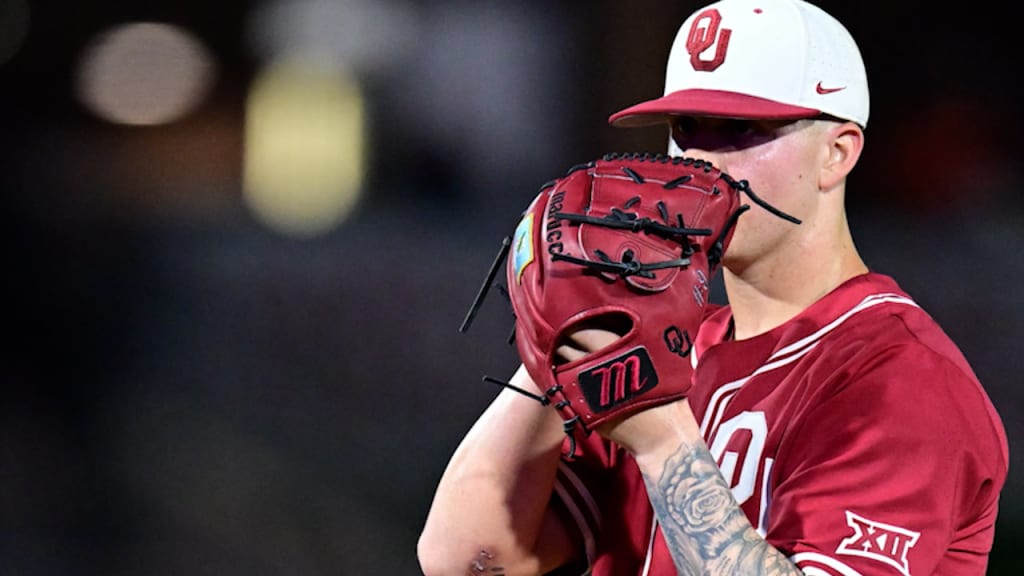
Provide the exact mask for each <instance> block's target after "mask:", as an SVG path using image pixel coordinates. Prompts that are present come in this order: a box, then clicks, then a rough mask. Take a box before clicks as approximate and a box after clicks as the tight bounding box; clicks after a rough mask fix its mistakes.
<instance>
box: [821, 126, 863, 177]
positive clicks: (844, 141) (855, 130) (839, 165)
mask: <svg viewBox="0 0 1024 576" xmlns="http://www.w3.org/2000/svg"><path fill="white" fill-rule="evenodd" d="M825 145H826V146H827V147H828V149H827V154H826V156H825V163H824V165H823V166H822V169H821V172H820V175H819V177H818V187H819V188H820V189H821V190H831V189H832V188H834V187H835V186H836V185H838V184H839V183H841V182H842V181H843V180H844V179H845V178H846V176H847V175H848V174H849V173H850V171H851V170H853V167H854V166H855V165H856V164H857V160H858V159H859V158H860V153H861V150H863V149H864V131H863V130H861V127H860V126H858V125H857V124H855V123H853V122H829V123H828V124H827V125H826V126H825Z"/></svg>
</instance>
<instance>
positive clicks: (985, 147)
mask: <svg viewBox="0 0 1024 576" xmlns="http://www.w3.org/2000/svg"><path fill="white" fill-rule="evenodd" d="M325 3H326V4H332V3H331V2H323V1H321V2H320V4H325ZM333 4H334V7H335V8H339V10H336V11H335V12H336V13H340V14H342V15H343V17H342V20H340V22H342V23H343V22H344V14H346V13H348V12H346V10H348V11H356V10H360V9H363V8H366V6H368V5H374V6H378V7H380V6H390V7H391V8H393V9H394V10H396V11H397V13H400V14H402V15H404V16H403V17H404V20H403V22H404V23H405V24H404V26H405V27H404V28H401V29H400V30H401V31H400V32H399V33H397V35H396V36H395V37H394V38H388V39H385V45H387V46H398V45H400V44H401V45H403V46H405V47H406V49H404V50H400V51H396V55H395V56H394V57H392V58H390V59H388V60H387V61H386V63H384V64H380V65H378V66H375V67H372V68H371V67H367V68H366V69H359V70H357V77H358V80H359V82H360V84H361V86H362V87H363V90H364V94H365V99H366V103H367V118H366V124H367V132H368V135H369V142H370V148H369V155H368V157H367V162H368V163H367V167H366V170H367V173H366V180H365V181H364V183H363V185H362V187H361V190H362V193H363V196H362V198H361V199H360V200H359V203H358V205H357V207H356V208H355V210H354V212H353V213H352V214H351V215H350V217H349V218H348V219H347V220H346V221H345V222H343V223H341V224H340V225H339V226H337V227H336V228H334V229H332V230H331V231H329V232H327V233H324V234H321V235H318V236H315V237H311V238H305V239H298V238H289V237H286V236H284V235H282V234H278V233H275V232H274V231H272V230H270V229H268V228H267V227H265V226H263V225H261V224H260V223H259V222H258V221H256V220H255V219H254V218H253V217H252V216H251V215H250V213H249V212H248V211H247V210H246V209H245V206H244V205H243V203H242V201H241V188H242V184H241V181H242V168H241V166H242V158H243V148H244V137H243V132H244V130H243V128H244V118H245V100H246V94H247V91H248V90H249V87H250V85H251V82H252V80H253V77H254V75H255V74H256V72H257V70H258V69H259V67H260V66H261V65H262V62H261V59H260V56H259V52H258V50H255V49H254V48H253V45H254V43H258V42H257V40H258V39H254V38H253V32H252V28H251V26H250V23H251V21H252V16H253V14H254V13H255V11H256V10H258V9H259V8H260V7H261V6H263V5H265V3H259V2H241V1H239V0H222V1H220V2H209V1H207V2H199V1H196V0H184V1H178V2H167V1H156V2H148V3H145V2H116V1H105V0H101V1H97V2H91V3H64V2H55V1H49V2H31V1H29V2H24V1H15V0H0V5H3V9H2V10H0V17H3V18H5V19H7V21H4V22H2V24H3V29H2V30H0V35H3V34H6V35H7V37H8V38H12V37H13V35H12V34H13V33H12V30H17V27H16V26H15V24H16V22H14V23H12V22H13V20H12V19H16V17H17V16H18V15H19V14H24V13H25V10H24V7H26V6H27V7H28V9H29V10H28V14H29V15H30V19H29V20H28V24H27V28H26V29H25V31H26V35H25V36H24V41H23V42H22V43H20V45H18V46H17V47H16V48H14V49H13V52H11V53H9V54H8V55H7V56H6V61H4V62H3V63H2V64H0V86H2V87H3V89H2V90H0V109H2V114H3V117H4V122H3V128H2V129H0V187H2V188H0V189H2V213H0V215H2V217H3V221H4V226H3V234H4V238H5V242H4V245H5V250H4V252H5V253H6V254H7V255H8V256H7V261H8V263H9V267H8V273H7V274H5V284H6V291H7V293H8V294H9V296H8V298H7V299H6V301H7V302H8V310H9V312H8V314H7V318H8V319H7V321H6V322H5V325H6V326H7V327H8V329H7V330H6V332H7V334H6V338H5V342H6V344H5V346H4V350H5V355H4V363H3V364H4V367H5V370H4V372H5V374H6V376H5V378H4V383H5V386H4V390H5V394H4V401H3V403H2V404H0V406H2V408H0V410H2V411H0V449H2V461H0V462H2V472H0V574H4V575H12V576H44V575H55V576H56V575H61V576H63V575H70V574H75V575H91V574H97V575H99V574H103V575H104V576H119V575H128V574H132V575H136V574H145V575H152V576H163V575H172V574H173V575H178V574H218V575H231V574H246V575H251V574H303V575H309V576H313V575H317V574H325V575H326V574H334V575H337V574H345V575H355V574H416V573H418V567H417V564H416V559H415V541H416V537H417V535H418V532H419V529H420V526H421V525H422V522H423V519H424V517H425V514H426V511H427V508H428V506H429V503H430V497H431V495H432V492H433V489H434V486H435V484H436V482H437V480H438V479H439V477H440V474H441V471H442V470H443V467H444V465H445V463H446V461H447V458H448V456H449V455H450V454H451V452H452V450H453V449H454V447H455V445H456V443H457V442H458V440H459V438H460V437H461V435H462V434H463V433H464V432H465V431H466V430H467V428H468V427H469V426H470V424H471V423H472V421H473V420H474V418H475V416H476V415H477V414H478V413H479V412H480V410H482V409H483V407H484V406H485V405H486V404H487V403H488V402H489V400H490V399H491V398H492V397H493V396H494V394H495V393H496V392H497V390H496V389H494V388H492V387H491V386H490V385H489V384H486V383H482V382H481V380H480V377H481V375H483V374H492V375H497V376H503V375H507V374H509V373H510V372H511V370H512V369H513V368H514V366H515V364H516V359H515V355H514V351H513V350H512V349H511V348H510V347H509V346H507V345H506V344H505V339H506V337H507V335H508V332H509V329H510V328H511V314H510V310H509V309H508V306H507V305H506V304H505V303H504V302H503V301H502V300H501V299H500V298H492V299H491V300H488V301H487V302H486V303H485V305H484V307H483V309H482V310H481V311H480V315H479V317H478V319H477V321H476V323H475V324H474V326H473V327H472V330H471V331H470V332H469V333H468V334H459V333H458V331H457V329H458V326H459V324H460V322H461V321H462V317H463V315H464V313H465V312H466V310H467V308H468V306H469V304H470V302H471V301H472V299H473V297H474V295H475V294H476V290H477V288H478V287H479V282H480V281H481V279H482V278H483V276H484V273H485V272H486V270H487V267H488V266H489V264H490V261H491V258H492V257H493V255H494V253H495V252H496V250H497V248H498V244H499V242H500V239H501V238H502V237H503V236H504V235H505V234H507V233H509V232H510V231H511V227H512V226H513V225H514V224H515V220H516V216H517V215H518V212H519V210H521V209H522V208H524V207H525V205H526V203H527V202H528V201H529V200H530V199H531V198H532V197H533V195H534V193H535V192H536V189H537V187H538V186H539V185H540V184H541V183H543V182H544V181H546V180H548V179H550V178H551V177H553V176H554V175H558V174H560V173H561V172H562V171H564V169H565V168H567V167H568V166H570V165H572V164H575V163H577V162H580V161H585V160H588V159H590V158H592V157H595V156H597V155H600V154H603V153H605V152H610V151H633V150H652V151H658V150H661V148H662V146H663V138H664V136H663V134H662V133H661V132H660V131H659V130H654V131H648V130H639V131H624V130H618V129H613V128H610V127H608V126H607V124H606V123H605V119H606V118H607V116H608V115H609V114H611V113H613V112H615V111H616V110H618V109H620V108H622V107H624V106H626V105H629V104H632V103H634V102H636V101H639V100H642V99H646V98H649V97H652V96H655V95H658V94H660V93H661V90H662V75H663V70H664V63H665V60H666V58H667V53H668V47H669V45H670V44H671V41H672V38H673V37H674V35H675V32H676V29H677V27H678V25H679V24H680V23H681V22H682V20H683V19H684V18H685V16H686V15H688V14H689V13H690V12H691V11H692V10H693V9H695V8H696V7H697V6H698V3H696V2H690V1H668V0H639V1H635V2H629V3H624V2H613V1H610V0H599V1H593V2H583V1H576V2H541V1H539V0H535V1H529V2H525V1H524V2H511V1H504V2H502V1H497V0H477V1H470V0H443V1H436V2H435V1H426V0H420V1H405V2H371V1H369V0H366V1H362V2H357V1H355V0H345V1H343V0H338V1H337V2H334V3H333ZM817 4H818V5H820V6H822V7H824V8H825V9H827V10H829V11H831V12H832V13H833V14H835V15H836V16H837V17H839V18H840V20H842V21H844V22H845V23H846V24H847V26H848V28H850V30H851V32H852V33H853V35H854V36H855V37H856V38H857V39H858V41H859V43H860V45H861V49H862V52H863V55H864V59H865V62H866V65H867V68H868V73H869V79H870V82H871V90H872V96H873V100H872V114H871V120H870V123H869V127H868V130H867V148H866V151H865V154H864V156H863V158H862V160H861V165H860V167H859V168H858V172H857V173H856V174H855V176H854V177H852V182H851V185H850V190H849V196H850V198H849V201H850V214H851V225H852V227H853V230H854V235H855V238H856V239H857V241H858V243H859V245H860V246H861V250H862V253H863V255H864V257H865V259H866V260H867V262H868V263H869V265H871V266H872V267H874V268H875V269H876V270H877V271H880V272H884V273H888V274H891V275H893V276H895V277H896V278H897V280H898V281H899V282H900V283H901V284H902V285H903V287H904V288H905V289H907V290H908V291H909V292H910V293H911V294H912V295H914V296H915V298H916V299H917V300H918V302H919V303H920V304H922V306H923V307H924V308H925V309H927V310H928V311H929V312H930V313H931V314H932V315H933V316H935V317H936V319H938V321H939V322H940V323H941V324H942V325H943V326H944V327H945V328H946V330H947V331H948V332H949V333H950V335H951V336H952V337H953V338H954V340H956V341H957V342H958V344H959V345H960V346H961V348H962V349H963V351H964V353H965V354H966V356H967V357H968V359H969V360H970V361H971V362H972V364H973V365H974V368H975V370H976V372H977V373H978V375H979V377H980V379H981V381H982V383H983V384H984V385H985V386H986V388H987V390H988V392H989V394H990V395H991V397H992V399H993V401H994V403H995V405H996V407H997V408H998V409H999V411H1000V413H1001V415H1002V417H1003V419H1004V422H1005V425H1006V428H1007V432H1008V435H1009V439H1010V450H1011V469H1010V479H1009V482H1008V485H1007V488H1006V489H1005V491H1004V493H1003V505H1002V508H1001V516H1000V519H999V526H998V530H997V535H996V547H995V551H994V553H993V556H992V564H991V567H990V570H989V573H990V574H993V575H1010V574H1017V573H1019V569H1018V568H1017V562H1018V561H1017V560H1016V555H1015V551H1016V550H1019V549H1020V547H1021V545H1022V544H1024V541H1022V540H1024V538H1022V535H1024V495H1022V494H1024V476H1022V475H1021V474H1020V468H1021V467H1022V465H1024V462H1022V461H1021V458H1020V453H1019V452H1018V451H1017V450H1016V448H1017V446H1018V445H1019V443H1020V442H1021V441H1022V440H1024V427H1022V415H1024V386H1022V385H1021V382H1020V378H1019V376H1018V375H1019V374H1021V373H1022V372H1024V353H1022V349H1021V342H1022V341H1024V290H1022V288H1021V287H1022V286H1024V257H1022V256H1021V254H1020V247H1021V244H1022V243H1021V240H1022V236H1024V232H1022V227H1021V224H1022V223H1024V218H1022V216H1024V200H1022V197H1021V194H1022V192H1024V181H1022V173H1021V164H1020V158H1021V146H1020V143H1019V138H1020V135H1021V134H1022V123H1021V112H1020V106H1019V99H1020V98H1019V92H1017V91H1015V88H1014V87H1015V86H1016V82H1015V76H1016V75H1017V72H1019V68H1020V64H1019V61H1020V56H1021V48H1020V44H1019V41H1018V40H1019V39H1018V35H1019V33H1020V32H1019V30H1018V29H1017V28H1016V27H1015V25H1014V24H1015V22H1017V20H1016V18H1015V17H1014V16H1013V15H1012V12H1011V8H1010V7H1009V5H1008V4H1006V3H999V2H991V1H984V0H983V1H982V2H975V3H972V4H969V5H968V4H959V5H956V6H947V7H946V8H939V5H936V4H927V5H924V4H919V3H911V2H905V3H887V5H885V6H884V7H883V5H882V4H881V3H875V2H857V3H855V2H837V1H824V0H823V1H819V2H817ZM922 6H927V8H926V9H923V8H922ZM18 7H21V9H22V10H21V11H20V12H19V11H18V10H16V9H15V8H18ZM136 21H148V22H162V23H167V24H174V25H177V26H180V27H181V28H182V29H185V30H188V31H189V32H190V33H191V34H192V35H194V37H196V38H198V39H199V40H200V41H201V42H202V43H203V44H204V45H205V47H206V48H207V50H208V51H209V53H210V54H211V55H212V56H213V58H214V59H215V60H216V63H217V69H216V76H215V77H214V78H213V84H212V85H211V88H210V91H209V92H208V93H207V95H206V97H205V98H204V99H203V100H202V101H201V102H200V103H199V104H198V105H197V107H195V108H194V109H193V110H191V111H190V112H189V113H188V114H187V115H185V116H183V117H181V118H180V119H178V120H177V121H174V122H171V123H168V124H163V125H156V126H148V127H147V126H127V125H119V124H114V123H110V122H107V121H105V120H103V119H101V118H99V117H98V116H96V115H94V114H93V113H91V112H90V110H89V109H87V108H86V107H85V106H83V105H82V102H81V101H80V100H79V99H78V98H77V97H76V95H75V87H74V77H75V70H76V66H78V65H79V63H80V58H81V57H82V54H83V50H84V49H85V48H86V47H87V46H88V45H89V42H90V41H91V39H93V38H94V37H95V36H96V35H97V34H99V33H101V32H103V31H104V30H107V29H109V28H110V27H112V26H114V25H118V24H123V23H127V22H136ZM349 29H350V28H349ZM375 39H376V40H377V41H379V40H381V38H379V37H376V38H375ZM7 44H11V42H10V41H7ZM2 46H5V44H4V43H3V42H0V47H2ZM0 55H2V54H0ZM897 473H898V472H897Z"/></svg>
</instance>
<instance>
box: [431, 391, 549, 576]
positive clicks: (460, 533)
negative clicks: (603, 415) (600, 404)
mask: <svg viewBox="0 0 1024 576" xmlns="http://www.w3.org/2000/svg"><path fill="white" fill-rule="evenodd" d="M523 376H524V374H519V375H518V378H519V381H518V382H516V383H517V384H520V385H522V384H524V381H523V380H522V378H523ZM514 381H515V380H514ZM525 384H527V385H529V382H525ZM563 439H564V432H563V431H562V428H561V420H560V419H559V418H558V416H557V414H556V413H555V412H554V411H553V410H551V409H550V408H546V407H543V406H541V405H539V404H538V403H536V402H533V401H532V400H530V399H528V398H526V397H524V396H521V395H518V394H516V393H515V392H511V391H504V392H502V393H501V394H500V395H499V396H498V398H496V399H495V401H494V402H493V403H492V404H491V406H490V407H489V408H488V409H487V410H486V411H485V412H484V414H483V415H481V417H480V418H479V419H478V420H477V422H476V423H475V424H474V426H473V428H472V429H471V430H470V432H469V433H468V434H467V435H466V437H465V438H464V439H463V441H462V443H461V444H460V445H459V447H458V448H457V449H456V451H455V454H454V455H453V456H452V459H451V461H450V462H449V464H448V467H447V469H446V470H445V472H444V474H443V476H442V478H441V481H440V483H439V485H438V488H437V491H436V493H435V496H434V502H433V504H432V506H431V510H430V513H429V515H428V518H427V522H426V525H425V526H424V530H423V533H422V535H421V537H420V542H419V557H420V563H421V565H422V567H423V569H424V572H425V573H426V574H427V575H428V576H434V575H438V574H453V575H454V574H457V575H459V576H462V575H465V574H474V573H491V572H492V571H493V569H495V568H497V567H501V572H500V573H501V574H506V575H511V574H515V573H520V570H524V569H525V570H527V571H529V570H534V573H536V572H537V571H539V570H540V569H541V567H542V566H543V564H544V563H545V559H543V558H536V557H535V552H534V543H535V542H537V539H538V538H537V537H538V534H539V533H540V531H541V530H542V528H543V527H544V524H543V522H544V517H545V512H546V510H547V506H548V502H549V501H550V497H551V492H552V487H553V485H554V477H555V472H556V469H557V466H558V461H559V453H560V446H561V443H562V441H563ZM474 570H476V572H474Z"/></svg>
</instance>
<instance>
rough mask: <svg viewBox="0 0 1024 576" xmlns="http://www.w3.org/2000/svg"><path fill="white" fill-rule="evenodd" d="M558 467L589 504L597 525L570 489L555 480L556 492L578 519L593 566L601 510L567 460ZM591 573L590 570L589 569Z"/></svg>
mask: <svg viewBox="0 0 1024 576" xmlns="http://www.w3.org/2000/svg"><path fill="white" fill-rule="evenodd" d="M558 469H559V471H560V472H561V473H562V476H563V477H564V478H565V479H566V480H568V481H569V482H570V483H571V484H572V486H573V491H574V492H575V493H576V494H578V495H579V497H580V499H581V500H583V503H584V504H585V505H586V506H587V509H588V510H589V511H590V517H591V518H593V521H594V524H595V526H593V527H591V526H590V524H589V523H587V519H586V516H585V515H584V514H583V511H582V510H580V508H579V505H578V504H577V501H576V500H575V499H573V498H572V497H571V496H570V495H569V490H568V489H567V488H566V487H565V486H564V485H563V484H562V482H561V481H559V480H557V479H556V481H555V492H556V493H557V494H558V497H559V498H561V500H562V503H563V504H565V507H566V508H568V509H569V513H570V514H572V517H573V520H575V521H576V525H577V526H579V529H580V534H581V535H582V536H583V545H584V548H585V550H586V554H587V566H591V565H592V564H593V563H594V559H595V558H597V542H596V541H595V539H594V531H595V530H597V531H600V530H601V523H602V519H601V512H600V510H598V508H597V503H596V502H594V498H593V496H592V495H591V494H590V491H589V490H587V487H586V486H585V485H584V484H583V482H582V481H581V480H580V477H579V476H577V475H576V473H575V472H573V471H572V469H571V468H569V467H568V466H566V464H565V462H559V463H558ZM587 572H588V573H589V572H590V571H589V570H587Z"/></svg>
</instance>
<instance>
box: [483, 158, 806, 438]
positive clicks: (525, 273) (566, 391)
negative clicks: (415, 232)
mask: <svg viewBox="0 0 1024 576" xmlns="http://www.w3.org/2000/svg"><path fill="white" fill-rule="evenodd" d="M741 193H746V194H747V195H748V196H749V197H750V198H751V200H753V201H754V202H755V203H757V204H759V205H761V206H764V207H765V208H767V209H769V210H771V211H772V212H774V213H776V214H777V215H779V216H781V217H783V218H786V219H789V220H791V221H794V222H796V223H799V221H798V220H796V219H795V218H792V217H791V216H788V215H786V214H783V213H781V212H779V211H778V210H776V209H774V208H772V207H771V206H768V205H767V204H765V203H764V202H763V201H761V200H760V199H759V198H757V196H755V195H754V194H753V193H752V192H751V191H750V188H749V186H748V185H747V183H746V181H736V180H734V179H733V178H731V177H730V176H729V175H728V174H725V173H723V172H721V171H720V170H718V169H716V168H715V167H714V166H712V165H711V164H710V163H708V162H705V161H702V160H695V159H691V158H682V157H670V156H665V155H660V154H659V155H649V154H643V155H641V154H627V155H617V154H610V155H607V156H605V157H603V158H601V159H600V160H597V161H594V162H590V163H587V164H582V165H579V166H575V167H573V168H572V169H570V170H569V171H568V173H566V175H565V176H563V177H562V178H560V179H558V180H555V181H552V182H549V183H548V184H546V185H545V186H544V187H542V188H541V191H540V193H539V195H538V196H537V197H536V198H535V199H534V200H533V202H532V203H531V204H530V206H529V208H527V210H526V211H525V212H524V214H523V217H522V219H521V220H520V222H519V225H518V226H517V228H516V230H515V234H514V236H513V237H512V238H511V239H508V238H506V241H505V243H504V246H505V252H509V251H510V252H511V254H510V256H509V257H507V261H508V262H507V266H506V276H507V278H506V279H507V282H508V295H509V298H510V299H511V301H512V307H513V310H514V313H515V318H516V320H515V324H516V325H515V332H514V338H515V344H516V348H517V349H518V352H519V356H520V359H521V361H522V362H523V365H524V366H525V367H526V369H527V371H528V372H529V374H530V376H531V377H532V378H533V380H534V381H535V382H536V383H537V384H538V386H539V387H540V389H541V390H543V391H544V392H543V395H542V396H537V395H534V394H530V393H527V392H525V391H522V390H520V391H521V392H524V393H527V394H528V395H530V396H533V397H534V398H535V399H537V400H539V401H540V402H541V403H542V404H545V405H547V404H553V405H554V407H555V408H556V409H557V410H558V412H559V413H560V415H561V416H562V419H563V421H564V422H565V427H566V432H567V433H568V434H569V436H570V438H572V437H573V436H574V434H575V433H577V432H580V433H582V434H584V435H588V434H590V433H591V432H592V431H593V430H594V429H595V428H596V427H598V426H599V425H601V424H602V423H605V422H609V421H611V420H614V419H619V418H622V417H624V416H627V415H630V414H633V413H635V412H638V411H640V410H643V409H646V408H649V407H652V406H656V405H659V404H664V403H667V402H671V401H674V400H677V399H681V398H683V397H685V396H686V393H687V391H688V389H689V387H690V383H691V378H690V376H691V371H692V367H691V364H690V358H689V353H690V349H691V345H692V344H691V343H692V338H693V336H694V334H695V332H696V330H697V327H698V326H699V324H700V321H701V319H702V316H703V312H704V307H705V305H706V304H707V301H708V292H709V288H710V282H711V278H712V276H713V274H715V273H716V272H717V270H718V268H719V266H720V264H721V259H722V255H723V253H724V252H725V250H726V248H727V247H728V245H729V242H730V240H731V238H732V235H733V230H734V228H735V224H736V221H737V218H738V217H739V216H740V214H742V213H743V211H745V210H746V209H748V208H749V206H747V205H743V204H742V203H741ZM505 259H506V256H505V255H504V254H501V255H499V258H498V259H496V260H495V263H494V265H492V267H491V270H490V273H489V274H488V278H487V279H486V280H485V283H484V287H483V288H482V289H481V292H480V294H478V296H477V302H475V303H474V306H473V308H472V309H471V311H470V315H468V316H467V318H466V321H465V322H464V324H463V330H464V329H465V327H466V326H467V324H468V322H469V321H470V319H471V317H472V315H473V314H474V313H475V310H476V308H477V307H478V306H479V303H480V300H481V299H482V297H483V295H484V294H485V293H486V290H487V288H488V287H489V285H490V283H491V282H492V281H493V280H494V277H495V275H496V274H497V272H498V269H499V267H500V265H501V262H502V261H504V260H505ZM595 327H597V328H601V329H604V330H608V331H611V332H615V333H616V334H618V335H619V336H620V338H619V339H618V340H616V341H615V342H613V343H611V344H609V345H607V346H605V347H604V348H602V349H600V350H596V351H592V352H590V353H588V354H586V355H585V356H584V357H582V358H579V359H577V360H574V361H565V360H564V359H562V358H560V357H559V356H558V355H557V353H556V350H557V349H558V347H559V346H560V345H562V344H566V343H568V342H569V341H570V339H569V337H570V335H571V334H572V333H574V332H575V331H577V330H579V329H581V328H595ZM485 379H486V377H485ZM491 380H492V381H494V380H493V379H491ZM499 383H500V382H499Z"/></svg>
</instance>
